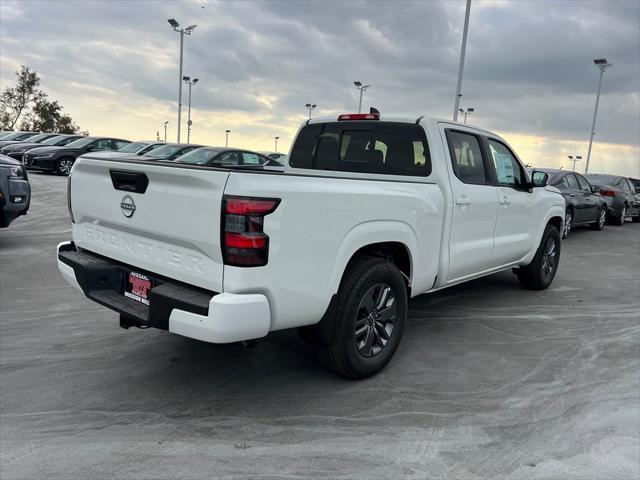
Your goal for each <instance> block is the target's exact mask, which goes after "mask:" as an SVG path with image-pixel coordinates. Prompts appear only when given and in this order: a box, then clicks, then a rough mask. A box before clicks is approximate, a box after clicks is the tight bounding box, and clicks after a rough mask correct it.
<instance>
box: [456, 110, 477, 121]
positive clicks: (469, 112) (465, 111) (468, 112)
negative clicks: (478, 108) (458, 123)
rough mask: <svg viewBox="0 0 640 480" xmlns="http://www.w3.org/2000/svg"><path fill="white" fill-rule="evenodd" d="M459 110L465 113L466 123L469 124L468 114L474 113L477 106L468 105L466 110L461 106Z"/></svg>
mask: <svg viewBox="0 0 640 480" xmlns="http://www.w3.org/2000/svg"><path fill="white" fill-rule="evenodd" d="M458 111H459V112H460V113H461V114H463V115H464V124H465V125H466V124H467V115H470V114H472V113H473V112H475V108H473V107H468V108H467V109H466V110H463V109H462V108H459V109H458Z"/></svg>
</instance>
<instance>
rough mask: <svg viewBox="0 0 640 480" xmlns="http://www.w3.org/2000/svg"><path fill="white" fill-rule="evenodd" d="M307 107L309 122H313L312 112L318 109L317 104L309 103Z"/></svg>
mask: <svg viewBox="0 0 640 480" xmlns="http://www.w3.org/2000/svg"><path fill="white" fill-rule="evenodd" d="M305 107H306V108H307V109H308V110H309V120H311V110H313V109H314V108H316V107H317V105H316V104H315V103H307V104H305Z"/></svg>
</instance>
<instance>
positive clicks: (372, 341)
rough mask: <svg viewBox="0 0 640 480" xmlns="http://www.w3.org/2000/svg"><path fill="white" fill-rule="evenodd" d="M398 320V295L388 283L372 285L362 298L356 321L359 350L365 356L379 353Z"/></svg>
mask: <svg viewBox="0 0 640 480" xmlns="http://www.w3.org/2000/svg"><path fill="white" fill-rule="evenodd" d="M395 320H396V297H395V294H394V292H393V289H392V288H391V287H390V286H389V285H387V284H386V283H378V284H377V285H374V286H373V287H371V288H370V289H369V290H367V292H366V293H365V294H364V296H363V297H362V300H360V305H358V310H357V311H356V319H355V323H354V333H355V335H354V338H355V342H356V348H357V349H358V352H359V353H360V354H361V355H362V356H364V357H373V356H375V355H377V354H379V353H380V352H381V351H382V350H383V349H384V348H385V347H386V346H387V344H388V342H389V339H390V338H391V334H392V333H393V329H394V322H395Z"/></svg>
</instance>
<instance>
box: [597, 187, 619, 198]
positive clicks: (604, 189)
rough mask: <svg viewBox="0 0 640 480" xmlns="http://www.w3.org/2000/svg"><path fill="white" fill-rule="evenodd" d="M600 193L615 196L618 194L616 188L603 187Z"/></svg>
mask: <svg viewBox="0 0 640 480" xmlns="http://www.w3.org/2000/svg"><path fill="white" fill-rule="evenodd" d="M600 195H602V196H604V197H615V196H616V191H615V190H609V189H607V188H601V189H600Z"/></svg>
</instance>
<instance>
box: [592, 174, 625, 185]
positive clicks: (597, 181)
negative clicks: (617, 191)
mask: <svg viewBox="0 0 640 480" xmlns="http://www.w3.org/2000/svg"><path fill="white" fill-rule="evenodd" d="M586 177H587V180H589V182H591V183H592V184H594V185H606V186H607V187H618V186H619V185H620V177H616V176H614V175H586Z"/></svg>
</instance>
